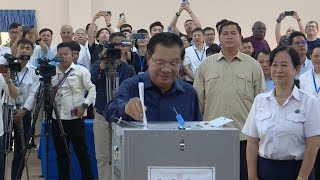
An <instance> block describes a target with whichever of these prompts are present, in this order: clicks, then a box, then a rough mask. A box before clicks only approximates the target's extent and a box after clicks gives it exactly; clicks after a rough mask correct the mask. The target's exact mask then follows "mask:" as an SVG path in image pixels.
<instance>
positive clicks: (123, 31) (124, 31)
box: [121, 29, 132, 33]
mask: <svg viewBox="0 0 320 180" xmlns="http://www.w3.org/2000/svg"><path fill="white" fill-rule="evenodd" d="M126 32H128V33H132V32H131V31H130V30H128V29H125V30H122V31H121V33H126Z"/></svg>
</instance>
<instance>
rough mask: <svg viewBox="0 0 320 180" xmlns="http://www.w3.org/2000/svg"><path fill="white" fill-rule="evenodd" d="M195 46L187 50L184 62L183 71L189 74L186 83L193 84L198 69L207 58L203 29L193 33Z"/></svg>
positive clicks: (197, 29)
mask: <svg viewBox="0 0 320 180" xmlns="http://www.w3.org/2000/svg"><path fill="white" fill-rule="evenodd" d="M192 39H193V42H194V45H193V46H190V47H188V48H186V50H185V51H186V54H185V56H184V60H183V70H184V72H185V73H186V74H187V77H186V81H187V82H188V83H190V84H192V83H193V80H194V77H195V75H196V73H197V69H198V67H199V65H200V63H201V62H202V60H204V59H205V58H206V57H207V56H206V50H207V48H208V47H207V46H205V45H204V32H203V30H202V29H201V28H195V29H194V30H193V31H192Z"/></svg>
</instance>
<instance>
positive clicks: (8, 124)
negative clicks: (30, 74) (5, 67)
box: [3, 72, 29, 180]
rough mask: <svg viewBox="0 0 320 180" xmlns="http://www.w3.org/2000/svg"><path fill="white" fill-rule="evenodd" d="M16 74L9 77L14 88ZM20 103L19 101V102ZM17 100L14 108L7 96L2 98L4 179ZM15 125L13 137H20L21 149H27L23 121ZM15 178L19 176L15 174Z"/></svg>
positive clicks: (19, 105) (18, 105)
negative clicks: (15, 131)
mask: <svg viewBox="0 0 320 180" xmlns="http://www.w3.org/2000/svg"><path fill="white" fill-rule="evenodd" d="M16 75H17V74H16V73H14V72H13V73H11V74H10V77H11V80H12V82H13V83H14V84H15V86H17V87H18V84H17V81H16V79H15V76H16ZM20 101H21V100H20ZM20 101H19V100H17V98H15V99H14V103H15V107H14V105H12V104H13V103H11V102H10V97H9V95H5V96H4V103H3V119H4V129H5V136H4V137H5V139H4V147H5V152H4V156H5V169H4V177H5V178H6V177H7V167H8V155H9V153H10V149H11V137H12V131H13V123H14V122H13V121H14V118H13V115H14V110H19V109H21V102H20ZM16 125H17V128H18V129H17V132H18V134H15V136H20V141H21V147H22V148H21V149H22V150H23V149H27V147H26V141H25V138H24V136H25V135H24V127H23V119H21V120H19V121H18V122H16ZM25 167H26V173H27V179H28V180H29V171H28V164H25ZM17 176H19V175H18V174H17Z"/></svg>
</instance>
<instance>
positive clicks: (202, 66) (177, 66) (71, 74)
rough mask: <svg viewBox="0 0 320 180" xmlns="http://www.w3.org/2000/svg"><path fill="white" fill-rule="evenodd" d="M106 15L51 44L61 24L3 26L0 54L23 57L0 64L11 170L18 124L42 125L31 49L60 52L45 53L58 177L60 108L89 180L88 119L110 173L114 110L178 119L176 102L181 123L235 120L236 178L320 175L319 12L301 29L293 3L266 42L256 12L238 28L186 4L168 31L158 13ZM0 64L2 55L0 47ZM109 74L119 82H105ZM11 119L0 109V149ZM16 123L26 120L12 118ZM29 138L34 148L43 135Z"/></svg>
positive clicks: (0, 161) (62, 155) (62, 168)
mask: <svg viewBox="0 0 320 180" xmlns="http://www.w3.org/2000/svg"><path fill="white" fill-rule="evenodd" d="M182 12H186V13H188V14H189V15H190V19H189V20H187V21H185V22H184V32H182V31H181V30H179V29H178V28H177V26H176V25H177V22H178V21H179V17H180V14H181V13H182ZM290 17H291V18H294V19H296V21H297V23H298V26H299V30H295V29H294V28H292V27H290V28H288V29H287V31H286V34H285V35H281V33H280V31H281V22H282V21H283V20H284V19H285V18H290ZM99 18H103V19H104V20H105V26H104V27H100V28H99V27H98V26H97V24H96V20H97V19H99ZM111 18H112V16H111V14H110V13H109V12H108V11H100V12H98V13H96V14H95V15H94V17H93V18H92V21H91V22H90V23H89V24H87V25H86V26H85V27H84V28H80V27H77V28H78V29H76V30H75V31H74V27H72V26H70V25H62V26H61V30H60V36H61V43H59V44H58V45H54V44H52V39H53V35H54V34H56V33H58V32H53V31H52V30H51V29H50V28H49V27H48V28H43V29H41V30H40V31H38V30H37V29H35V28H32V27H22V26H21V25H20V24H18V23H12V24H10V26H9V29H8V32H9V37H10V41H9V42H8V43H7V44H5V45H3V46H0V55H4V54H6V53H11V54H13V55H15V56H16V57H17V58H18V60H17V62H19V63H20V64H21V71H20V72H17V73H16V74H14V76H10V74H12V72H10V69H7V70H6V72H2V73H1V74H0V81H1V83H0V89H1V90H3V91H4V93H3V94H1V95H0V96H4V98H2V99H5V98H6V97H8V99H9V103H11V104H12V105H14V106H15V110H14V112H13V120H14V122H13V130H14V138H13V139H14V158H13V161H12V172H11V179H21V172H20V174H19V172H18V169H19V166H20V162H21V161H22V159H23V158H24V157H23V156H22V149H23V148H22V146H21V144H22V142H21V141H22V139H21V136H19V135H18V134H21V132H22V133H24V135H22V136H24V137H25V138H26V137H27V134H28V132H29V131H30V126H31V122H32V121H37V123H36V128H35V132H34V134H35V135H38V134H40V132H41V123H40V120H41V119H43V118H44V116H40V117H34V116H32V114H34V111H35V105H36V104H37V103H38V102H37V101H38V99H37V96H38V92H39V89H41V88H42V86H43V84H42V82H41V81H40V76H39V75H36V73H35V69H36V68H37V67H40V68H41V66H42V65H43V64H41V62H39V61H38V59H39V58H41V59H49V60H50V59H53V58H54V57H59V58H62V59H63V61H61V62H54V61H52V62H49V63H50V64H52V65H54V66H55V68H56V75H54V76H53V77H52V89H54V100H55V104H56V106H57V110H58V111H57V112H58V114H56V113H54V112H53V113H52V117H51V118H52V127H51V128H52V132H53V141H54V145H55V149H56V152H57V153H58V156H57V164H58V179H60V180H66V179H69V170H70V168H69V167H70V160H69V158H68V151H66V150H65V146H64V139H63V137H62V136H61V133H62V132H61V129H60V128H59V124H58V122H57V120H56V119H57V118H58V117H57V115H58V116H59V117H60V119H61V122H62V126H63V130H64V131H65V133H66V134H65V139H66V143H67V144H70V142H71V143H72V145H73V147H74V150H75V153H76V156H77V158H78V160H79V164H80V167H81V172H82V178H83V179H86V180H87V179H93V173H92V169H91V167H90V166H89V165H88V164H90V159H89V155H88V148H87V145H86V142H85V129H84V128H85V124H84V119H86V118H88V119H94V120H93V132H94V142H95V153H96V159H97V166H98V174H99V179H101V180H111V175H112V173H111V169H112V162H111V147H110V146H111V139H112V138H111V134H112V133H111V123H112V122H114V121H117V120H116V119H117V118H120V117H121V118H123V119H125V120H129V121H134V120H138V121H140V120H142V119H143V116H144V112H143V111H144V109H146V111H145V114H146V117H147V119H148V120H149V121H176V112H175V111H177V112H179V113H180V114H181V115H182V117H183V118H184V119H185V120H186V121H209V120H212V119H215V118H218V117H221V116H223V117H227V118H230V119H233V120H234V121H233V122H231V123H229V124H227V125H226V126H227V127H234V128H237V129H239V130H240V131H241V132H240V139H239V141H240V147H239V149H240V179H241V180H247V179H249V180H258V179H260V180H278V179H286V180H291V179H292V180H294V179H297V180H307V179H309V180H316V179H317V180H320V155H319V153H318V150H319V147H320V111H318V110H317V108H318V107H319V105H320V101H319V99H318V98H319V97H320V96H319V92H320V87H319V86H320V85H319V84H320V39H319V38H317V35H318V32H319V26H318V23H317V22H315V21H309V22H308V23H307V24H306V26H305V27H304V26H303V24H302V20H301V18H300V17H299V15H298V13H297V12H293V11H291V12H283V13H281V14H280V15H279V17H278V18H277V19H276V20H275V23H276V29H275V38H276V41H277V43H278V46H277V47H276V48H275V49H273V50H272V49H271V48H270V46H269V44H268V42H267V40H266V39H265V34H266V30H267V28H266V25H265V24H264V23H263V22H261V21H257V22H255V23H254V24H253V26H252V32H253V34H252V36H250V37H246V38H243V37H242V35H241V27H240V25H239V24H238V23H236V22H233V21H232V20H227V19H223V20H221V21H219V22H217V23H216V27H215V28H216V29H215V28H214V27H205V28H204V27H202V26H201V21H200V20H199V19H198V18H197V16H196V14H195V12H194V11H193V10H192V9H191V6H190V4H188V3H182V4H181V5H180V7H179V9H178V11H177V12H176V13H175V14H174V15H173V18H172V21H171V22H170V25H169V27H168V29H167V30H168V32H164V31H165V27H164V26H163V25H162V23H161V22H159V21H156V22H153V23H151V24H150V27H149V29H147V28H146V29H139V30H137V31H135V29H134V28H133V27H132V26H131V25H130V24H128V23H127V22H126V19H125V17H124V16H122V17H121V18H120V19H119V21H118V24H117V26H116V27H114V26H112V24H111V23H110V22H111ZM216 38H217V39H216ZM22 56H28V57H30V58H29V60H24V59H22V58H20V57H22ZM56 59H57V58H56ZM0 64H8V62H7V60H6V59H5V58H4V57H3V56H0ZM110 64H111V66H110ZM114 77H116V78H114ZM113 78H114V79H115V80H116V81H115V83H116V85H115V86H110V82H111V80H110V79H113ZM139 82H143V83H144V93H145V95H144V97H145V99H144V102H141V101H140V99H139V89H138V83H139ZM17 99H18V101H17ZM142 105H144V106H145V107H146V108H144V107H142ZM168 105H169V106H168ZM1 111H2V108H0V112H1ZM42 111H43V110H42ZM1 114H2V113H1ZM6 119H8V118H6V117H2V116H0V152H4V151H5V150H4V149H5V148H6V147H5V146H4V144H5V139H6V136H9V135H8V134H4V129H5V127H4V125H3V120H6ZM21 122H23V126H22V127H23V129H21V127H20V126H18V124H19V123H21ZM33 143H34V144H35V146H36V147H38V146H39V138H38V137H35V138H34V142H33ZM9 144H10V142H9ZM317 154H318V155H317ZM4 157H5V156H4V155H2V154H1V155H0V180H2V179H4V177H3V175H4V161H5V160H4Z"/></svg>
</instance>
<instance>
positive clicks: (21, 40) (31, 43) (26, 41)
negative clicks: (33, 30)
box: [17, 38, 34, 50]
mask: <svg viewBox="0 0 320 180" xmlns="http://www.w3.org/2000/svg"><path fill="white" fill-rule="evenodd" d="M20 44H23V45H30V46H31V48H32V50H34V46H33V42H31V41H30V40H29V39H25V38H22V39H20V40H19V41H18V43H17V46H19V45H20Z"/></svg>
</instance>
